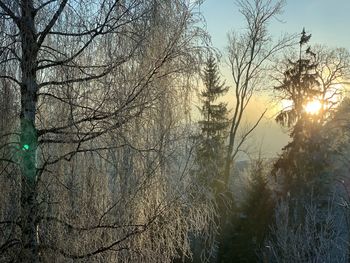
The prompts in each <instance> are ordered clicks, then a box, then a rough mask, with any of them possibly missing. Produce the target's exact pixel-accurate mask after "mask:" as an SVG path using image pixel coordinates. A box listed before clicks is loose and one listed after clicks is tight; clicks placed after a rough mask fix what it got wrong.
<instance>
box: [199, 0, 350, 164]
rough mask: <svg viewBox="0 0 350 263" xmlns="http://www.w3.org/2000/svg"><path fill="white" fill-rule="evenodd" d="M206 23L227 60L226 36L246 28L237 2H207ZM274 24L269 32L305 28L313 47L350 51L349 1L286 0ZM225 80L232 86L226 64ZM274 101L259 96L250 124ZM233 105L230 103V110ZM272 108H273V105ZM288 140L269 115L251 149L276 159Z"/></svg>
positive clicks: (251, 110)
mask: <svg viewBox="0 0 350 263" xmlns="http://www.w3.org/2000/svg"><path fill="white" fill-rule="evenodd" d="M200 9H201V12H202V14H203V16H204V18H205V20H206V27H207V31H208V32H209V34H210V35H211V40H212V45H213V46H214V47H215V48H217V49H219V51H220V52H221V53H222V58H223V59H222V60H223V62H224V61H225V49H226V46H227V33H228V32H230V31H232V30H234V31H239V30H242V29H243V28H244V20H243V17H242V15H241V14H240V13H239V12H238V8H237V5H236V4H235V0H206V1H205V2H204V3H203V4H202V6H201V7H200ZM278 18H279V19H278V20H277V19H275V20H274V21H272V22H271V24H270V26H269V30H270V33H271V34H272V35H274V36H276V37H277V36H280V35H281V34H283V33H290V34H293V33H300V32H301V31H302V29H303V27H305V29H306V31H307V33H311V34H312V38H311V41H310V44H321V45H326V46H328V47H344V48H347V49H350V0H286V5H285V7H284V12H283V13H282V14H281V15H280V16H279V17H278ZM220 67H221V71H222V75H223V79H225V81H226V83H227V84H228V85H230V84H231V83H232V79H231V76H230V73H229V68H228V67H227V66H226V65H225V63H221V64H220ZM269 101H271V99H267V97H263V96H261V95H260V94H259V96H256V97H255V98H253V100H252V103H251V105H250V107H249V109H248V112H247V116H248V117H247V123H249V122H253V121H254V119H256V118H257V117H258V116H259V113H260V112H262V111H263V110H264V108H265V107H266V105H267V104H268V103H269ZM232 105H233V102H232V101H229V107H230V106H232ZM271 107H273V106H271ZM288 140H289V137H288V133H287V132H286V131H283V130H282V129H281V128H280V127H279V126H278V125H277V124H276V123H275V122H274V117H273V116H272V115H269V116H266V118H264V120H263V121H262V123H261V125H260V126H259V127H258V128H257V130H256V132H255V133H254V136H253V138H252V139H251V141H250V145H251V147H249V148H248V151H250V152H251V153H252V154H253V155H254V153H256V152H260V151H261V153H262V154H263V155H264V156H266V157H274V156H277V155H278V154H279V153H280V152H281V149H282V147H283V146H285V145H286V144H287V143H288Z"/></svg>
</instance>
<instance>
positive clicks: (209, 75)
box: [192, 56, 228, 262]
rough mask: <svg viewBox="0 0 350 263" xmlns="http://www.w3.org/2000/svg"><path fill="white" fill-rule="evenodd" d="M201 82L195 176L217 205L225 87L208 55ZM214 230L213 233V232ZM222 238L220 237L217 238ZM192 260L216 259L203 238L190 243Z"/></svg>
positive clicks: (219, 184)
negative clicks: (222, 98) (202, 85)
mask: <svg viewBox="0 0 350 263" xmlns="http://www.w3.org/2000/svg"><path fill="white" fill-rule="evenodd" d="M202 80H203V84H204V88H203V90H202V92H201V98H200V99H201V103H202V107H201V108H200V112H201V116H202V118H201V120H200V121H199V122H198V124H199V127H200V134H199V135H198V137H197V142H198V144H197V149H196V166H197V169H196V171H195V176H196V178H197V182H198V184H199V186H200V188H201V189H202V193H203V195H205V196H206V198H203V200H207V197H208V196H210V200H211V201H213V202H215V203H216V204H217V207H220V204H218V196H220V194H222V193H221V192H220V191H221V189H222V187H221V184H222V183H221V182H223V180H222V176H223V169H224V156H225V153H226V152H225V138H226V136H227V134H226V129H227V126H228V120H227V117H226V115H227V105H226V104H225V103H223V102H218V99H219V98H220V97H222V96H224V95H225V94H226V92H227V91H228V87H226V86H225V83H224V82H223V81H221V80H220V75H219V69H218V66H217V63H216V61H215V59H214V57H212V56H210V57H209V58H208V60H207V61H206V64H205V67H204V70H203V73H202ZM220 213H221V211H220V208H218V211H216V214H217V218H216V219H217V222H216V224H217V225H220V222H219V218H220ZM216 232H217V231H216V229H213V233H216ZM218 238H220V239H221V237H218ZM192 247H193V254H194V255H193V258H192V262H203V256H204V257H206V258H211V259H213V258H216V257H217V256H216V255H215V254H216V253H217V252H216V251H215V250H213V247H211V245H208V244H207V242H206V240H205V239H204V238H202V237H196V238H194V239H193V242H192Z"/></svg>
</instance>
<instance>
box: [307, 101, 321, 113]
mask: <svg viewBox="0 0 350 263" xmlns="http://www.w3.org/2000/svg"><path fill="white" fill-rule="evenodd" d="M321 108H322V103H321V102H320V101H319V100H317V99H313V100H310V101H308V102H307V103H306V105H305V107H304V109H305V112H306V113H308V114H311V115H316V114H318V113H319V112H320V110H321Z"/></svg>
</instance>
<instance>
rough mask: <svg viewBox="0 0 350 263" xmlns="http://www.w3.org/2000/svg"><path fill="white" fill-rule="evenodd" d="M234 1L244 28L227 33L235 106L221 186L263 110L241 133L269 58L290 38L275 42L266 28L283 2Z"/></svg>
mask: <svg viewBox="0 0 350 263" xmlns="http://www.w3.org/2000/svg"><path fill="white" fill-rule="evenodd" d="M237 4H238V6H239V8H240V12H241V14H242V15H243V16H244V19H245V24H246V29H245V32H243V33H241V34H237V33H231V34H229V45H228V58H229V62H230V67H231V73H232V77H233V82H234V86H233V94H234V109H233V113H232V119H231V124H230V131H229V136H228V146H227V153H226V160H225V173H224V178H223V185H224V186H225V185H228V181H229V177H230V171H231V166H232V163H233V161H234V159H235V158H236V157H237V154H238V153H239V151H240V150H241V149H242V145H243V144H244V142H245V141H246V140H247V138H248V137H249V135H250V134H251V133H252V132H253V130H254V129H255V128H256V127H257V126H258V124H259V122H260V121H261V119H262V118H263V116H264V114H265V112H266V110H265V111H264V112H262V113H261V114H260V116H259V117H258V118H257V120H256V122H255V123H253V124H252V125H251V126H250V127H249V128H248V129H246V130H245V131H244V132H240V127H241V126H242V120H243V119H244V113H245V111H246V108H247V106H248V104H249V102H250V99H251V98H252V96H253V95H254V94H255V93H256V92H257V91H258V90H259V89H261V88H262V83H263V82H264V78H265V77H266V76H264V75H266V74H267V69H268V68H269V62H270V61H271V59H272V57H273V56H275V55H276V54H277V53H278V52H279V51H281V50H282V49H284V48H286V47H288V46H289V45H290V44H291V43H292V40H293V37H288V36H285V37H282V38H281V39H280V40H278V41H277V42H274V41H273V40H272V37H271V36H270V35H269V33H268V29H267V27H268V25H269V23H270V22H271V20H273V19H274V18H275V17H276V16H277V15H279V14H280V13H281V12H282V8H283V4H284V1H282V0H279V1H271V0H268V1H265V0H254V1H248V0H242V1H237ZM270 66H271V65H270Z"/></svg>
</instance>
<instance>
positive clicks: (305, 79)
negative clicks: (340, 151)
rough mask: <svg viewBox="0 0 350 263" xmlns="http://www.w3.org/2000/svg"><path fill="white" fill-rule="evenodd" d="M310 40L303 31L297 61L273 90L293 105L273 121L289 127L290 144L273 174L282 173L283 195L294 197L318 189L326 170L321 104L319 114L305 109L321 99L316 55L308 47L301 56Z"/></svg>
mask: <svg viewBox="0 0 350 263" xmlns="http://www.w3.org/2000/svg"><path fill="white" fill-rule="evenodd" d="M310 37H311V35H307V34H306V33H305V30H303V32H302V33H301V39H300V42H299V45H300V53H299V59H298V60H296V61H291V60H289V65H290V66H289V68H288V69H287V70H286V71H285V72H284V77H283V80H282V82H281V85H280V86H277V87H275V90H276V91H277V92H278V93H280V94H281V95H282V97H283V98H284V99H286V100H289V101H291V102H292V106H291V107H290V108H289V109H283V110H282V111H281V112H280V113H279V114H278V115H277V118H276V121H277V122H278V123H280V124H281V125H282V126H285V127H289V128H290V137H291V139H292V141H291V142H290V143H289V144H288V145H287V146H285V148H284V152H283V153H282V155H281V157H280V158H279V160H278V161H277V162H276V163H275V171H281V172H282V175H283V177H284V183H283V184H284V185H283V187H284V192H285V193H288V192H289V193H290V194H297V195H303V193H307V192H310V191H311V190H312V189H316V188H319V189H320V187H321V186H320V185H318V186H316V185H315V183H316V182H317V183H319V182H320V178H321V177H323V175H324V172H325V169H326V167H327V160H326V158H325V156H326V153H327V149H325V147H324V146H325V144H324V143H323V140H322V136H321V134H320V130H321V125H322V118H323V112H322V110H323V105H322V107H321V111H320V112H319V113H318V114H309V113H308V112H306V110H305V106H306V104H307V102H309V101H312V100H314V99H318V98H319V97H320V96H321V83H320V81H319V75H318V73H317V63H316V54H315V53H313V52H312V51H311V49H310V47H308V48H307V49H306V50H305V55H303V53H304V52H303V46H304V45H305V44H306V43H307V42H308V41H309V39H310Z"/></svg>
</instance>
